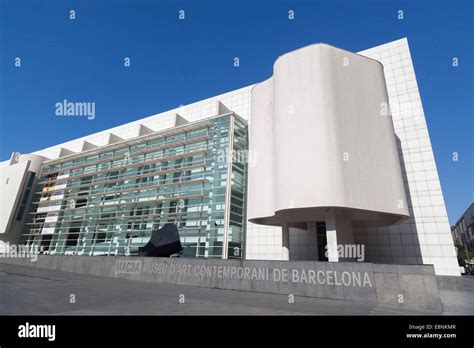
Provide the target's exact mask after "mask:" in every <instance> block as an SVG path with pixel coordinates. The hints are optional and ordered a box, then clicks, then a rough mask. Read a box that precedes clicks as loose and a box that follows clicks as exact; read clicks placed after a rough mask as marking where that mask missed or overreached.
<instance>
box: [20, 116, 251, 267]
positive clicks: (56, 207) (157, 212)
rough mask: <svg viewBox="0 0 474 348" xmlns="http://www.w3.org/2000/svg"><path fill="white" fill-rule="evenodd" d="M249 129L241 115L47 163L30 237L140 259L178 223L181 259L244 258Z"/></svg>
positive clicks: (54, 246) (59, 248)
mask: <svg viewBox="0 0 474 348" xmlns="http://www.w3.org/2000/svg"><path fill="white" fill-rule="evenodd" d="M247 148H248V135H247V126H246V124H245V123H244V122H243V121H241V120H240V119H239V118H238V117H236V116H235V115H233V114H227V115H222V116H216V117H213V118H209V119H205V120H201V121H197V122H193V123H189V124H186V125H183V126H179V127H175V128H172V129H168V130H164V131H161V132H157V133H153V134H150V135H146V136H141V137H138V138H134V139H130V140H126V141H123V142H120V143H116V144H111V145H107V146H104V147H101V148H98V149H93V150H89V151H86V152H83V153H80V154H75V155H71V156H67V157H64V158H60V159H58V160H52V161H48V162H45V163H44V164H43V166H42V169H41V173H40V174H39V179H38V185H37V187H36V188H37V189H36V193H35V198H34V199H33V203H32V205H31V207H30V212H29V219H28V221H27V224H26V229H25V231H24V233H23V234H22V240H23V242H24V243H27V244H29V245H42V248H43V250H44V251H45V252H47V253H50V254H71V255H136V254H137V252H138V247H140V246H144V245H145V244H146V243H147V242H148V240H149V238H150V235H151V231H152V229H158V228H160V227H162V226H163V225H164V224H165V223H169V222H173V223H176V224H177V226H178V230H179V233H180V237H181V243H182V245H183V249H184V251H183V257H201V258H202V257H215V258H243V246H244V236H245V219H246V217H245V195H246V185H247V167H246V166H247V164H246V161H235V160H233V161H231V160H230V159H232V158H234V157H232V156H229V154H232V153H234V152H235V151H239V152H246V150H247Z"/></svg>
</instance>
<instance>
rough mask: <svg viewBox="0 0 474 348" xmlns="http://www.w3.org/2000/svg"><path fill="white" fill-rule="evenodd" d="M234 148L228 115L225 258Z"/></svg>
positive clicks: (227, 247)
mask: <svg viewBox="0 0 474 348" xmlns="http://www.w3.org/2000/svg"><path fill="white" fill-rule="evenodd" d="M233 150H234V115H233V114H231V115H230V117H229V144H228V146H227V151H228V153H227V154H226V155H227V156H226V159H225V161H226V162H227V183H226V191H225V215H224V239H223V241H222V258H223V259H227V258H228V253H229V230H230V198H231V197H230V196H231V193H232V190H231V186H232V152H233Z"/></svg>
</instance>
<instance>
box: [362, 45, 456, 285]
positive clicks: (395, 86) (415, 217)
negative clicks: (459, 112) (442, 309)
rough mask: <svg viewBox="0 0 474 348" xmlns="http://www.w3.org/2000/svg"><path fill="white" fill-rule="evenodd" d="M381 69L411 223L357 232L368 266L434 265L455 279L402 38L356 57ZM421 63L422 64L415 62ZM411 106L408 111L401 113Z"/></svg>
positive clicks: (442, 208)
mask: <svg viewBox="0 0 474 348" xmlns="http://www.w3.org/2000/svg"><path fill="white" fill-rule="evenodd" d="M359 53H360V54H362V55H365V56H368V57H371V58H374V59H377V60H379V61H381V62H382V63H383V65H384V70H385V78H386V80H387V89H388V95H389V98H390V104H391V108H392V118H393V125H394V129H395V134H396V135H397V137H398V138H399V140H400V143H399V157H400V162H401V164H402V169H403V171H404V185H405V190H406V192H407V195H408V199H409V200H408V207H409V209H410V215H411V216H410V219H409V220H408V221H406V222H405V223H403V224H401V225H399V226H388V227H381V228H367V229H359V230H356V239H357V241H358V242H360V243H367V244H368V247H367V250H368V252H369V255H368V261H375V262H386V263H402V264H421V263H423V264H433V265H434V266H435V271H436V274H437V275H454V276H458V275H460V272H459V266H458V263H457V258H456V253H455V249H454V244H453V239H452V236H451V232H450V226H449V221H448V216H447V212H446V208H445V204H444V199H443V194H442V190H441V184H440V181H439V177H438V171H437V169H436V162H435V158H434V155H433V149H432V147H431V142H430V138H429V133H428V127H427V124H426V119H425V115H424V111H423V106H422V103H421V98H420V93H419V91H418V85H417V82H416V76H415V71H414V67H413V62H412V59H411V54H410V49H409V46H408V41H407V39H406V38H404V39H401V40H397V41H394V42H390V43H387V44H384V45H381V46H377V47H374V48H371V49H368V50H366V51H362V52H359ZM418 64H423V62H418ZM404 106H410V107H411V112H406V111H404V110H403V109H404V108H403V107H404Z"/></svg>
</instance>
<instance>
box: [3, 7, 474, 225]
mask: <svg viewBox="0 0 474 348" xmlns="http://www.w3.org/2000/svg"><path fill="white" fill-rule="evenodd" d="M71 9H73V10H75V11H76V19H75V20H74V21H71V20H70V19H69V10H71ZM180 9H184V10H185V14H186V19H185V20H184V21H180V20H178V11H179V10H180ZM290 9H292V10H294V11H295V20H293V21H289V20H288V17H287V16H288V10H290ZM400 9H401V10H403V11H404V17H405V19H404V20H402V21H400V20H398V19H397V11H398V10H400ZM472 17H473V2H472V1H416V0H411V1H375V0H374V1H255V0H254V1H245V0H239V1H205V0H204V1H179V0H175V1H142V0H137V1H132V0H129V1H87V0H86V1H84V0H82V1H41V0H35V1H33V0H30V1H23V0H16V1H9V0H8V1H7V0H0V160H6V159H8V158H9V156H10V154H11V152H12V151H19V152H21V153H27V152H32V151H35V150H39V149H42V148H45V147H48V146H52V145H55V144H58V143H62V142H65V141H68V140H72V139H74V138H78V137H80V136H84V135H87V134H91V133H95V132H97V131H100V130H104V129H107V128H110V127H113V126H117V125H120V124H123V123H126V122H130V121H133V120H136V119H139V118H142V117H146V116H149V115H152V114H156V113H159V112H161V111H165V110H167V109H171V108H175V107H177V106H179V105H180V104H189V103H191V102H194V101H197V100H200V99H203V98H206V97H210V96H213V95H216V94H220V93H224V92H227V91H229V90H233V89H237V88H239V87H243V86H246V85H249V84H253V83H256V82H258V81H261V80H264V79H266V78H268V77H269V76H270V75H271V73H272V65H273V62H274V60H275V59H276V58H277V57H278V56H279V55H281V54H283V53H285V52H288V51H290V50H293V49H296V48H299V47H302V46H305V45H308V44H311V43H315V42H326V43H330V44H332V45H335V46H338V47H341V48H345V49H347V50H351V51H360V50H363V49H366V48H370V47H373V46H377V45H380V44H383V43H386V42H389V41H393V40H396V39H399V38H402V37H405V36H406V37H408V40H409V44H410V48H411V52H412V58H413V61H414V65H415V71H416V75H417V80H418V85H419V89H420V93H421V97H422V102H423V106H424V110H425V114H426V118H427V122H428V127H429V131H430V136H431V141H432V145H433V150H434V153H435V158H436V162H437V166H438V171H439V175H440V178H441V185H442V188H443V193H444V197H445V201H446V205H447V209H448V214H449V218H450V222H451V223H453V222H455V221H456V219H457V218H458V217H459V216H460V215H461V214H462V213H463V212H464V210H465V209H466V208H467V207H468V205H469V204H470V203H471V202H472V201H473V196H474V195H473V190H474V189H473V186H474V185H473V183H474V178H473V163H474V161H473V155H472V151H473V148H474V145H473V95H474V94H473V67H472V62H473V57H472V54H473V49H472V45H473V42H474V38H473V24H472ZM15 57H20V58H21V63H22V66H21V68H16V67H15V66H14V62H15V61H14V60H15ZM124 57H130V58H131V67H130V68H128V69H125V68H124V67H123V59H124ZM234 57H239V59H240V67H239V68H234V66H233V58H234ZM452 57H458V58H459V67H458V68H453V67H452V65H451V62H452ZM63 99H68V100H71V101H93V102H95V103H96V118H95V119H94V120H92V121H89V120H87V118H86V117H78V118H62V117H57V116H55V107H54V105H55V103H56V102H58V101H62V100H63ZM453 152H458V153H459V161H457V162H454V161H453V160H452V153H453Z"/></svg>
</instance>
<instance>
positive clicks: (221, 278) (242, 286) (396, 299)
mask: <svg viewBox="0 0 474 348" xmlns="http://www.w3.org/2000/svg"><path fill="white" fill-rule="evenodd" d="M0 262H1V263H9V264H17V265H22V266H30V267H38V268H45V269H52V270H58V271H66V272H77V273H84V274H91V275H97V276H105V277H114V278H124V279H130V280H135V281H144V282H154V283H166V284H177V285H189V286H201V287H209V288H218V289H230V290H243V291H255V292H264V293H273V294H286V295H288V294H293V295H295V296H307V297H318V298H328V299H339V300H348V301H365V302H372V303H378V304H391V305H397V306H403V307H412V308H424V309H434V310H441V309H442V306H441V300H440V296H439V290H438V283H437V280H436V276H435V273H434V268H433V266H431V265H423V266H421V265H420V266H418V265H416V266H415V265H413V266H412V265H380V264H372V263H365V262H364V263H360V262H340V263H334V262H317V261H247V260H246V261H240V260H221V259H217V260H213V259H188V258H142V257H114V256H65V255H40V256H39V257H38V260H37V261H36V262H32V261H31V260H30V259H27V258H0Z"/></svg>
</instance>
